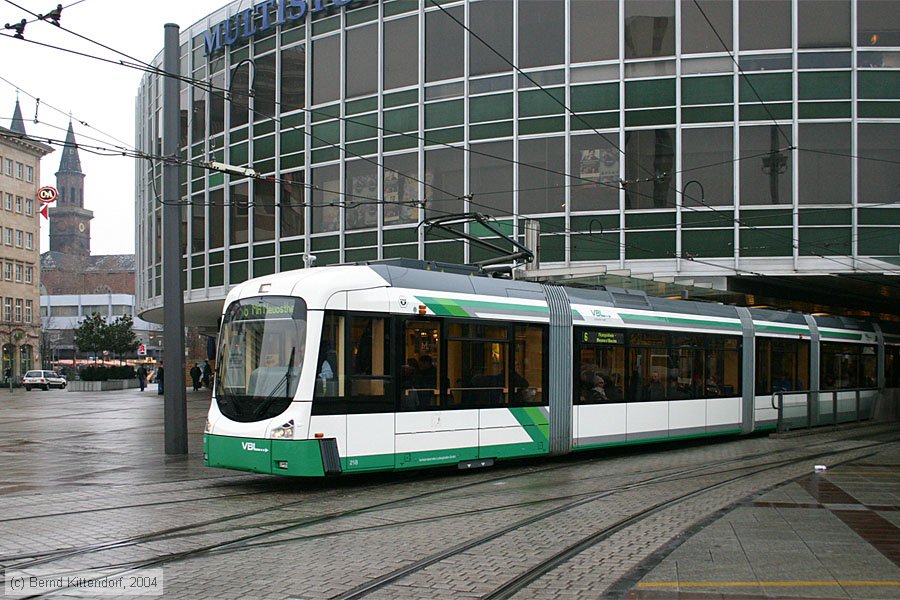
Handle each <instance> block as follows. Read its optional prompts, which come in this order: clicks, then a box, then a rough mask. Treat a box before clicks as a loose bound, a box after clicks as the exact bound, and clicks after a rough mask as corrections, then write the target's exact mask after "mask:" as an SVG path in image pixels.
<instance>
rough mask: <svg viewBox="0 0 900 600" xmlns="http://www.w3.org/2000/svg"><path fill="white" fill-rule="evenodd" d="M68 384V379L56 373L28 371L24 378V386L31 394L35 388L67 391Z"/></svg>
mask: <svg viewBox="0 0 900 600" xmlns="http://www.w3.org/2000/svg"><path fill="white" fill-rule="evenodd" d="M66 384H67V382H66V378H65V377H63V376H62V375H59V374H58V373H57V372H56V371H28V372H26V373H25V377H23V378H22V385H23V386H25V391H26V392H30V391H31V388H33V387H37V388H41V389H44V390H49V389H50V388H52V387H55V388H59V389H61V390H62V389H65V387H66Z"/></svg>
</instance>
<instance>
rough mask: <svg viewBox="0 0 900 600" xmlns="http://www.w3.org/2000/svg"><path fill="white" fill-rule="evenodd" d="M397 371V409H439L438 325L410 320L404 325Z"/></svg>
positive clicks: (439, 355) (439, 362)
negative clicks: (398, 407) (398, 395)
mask: <svg viewBox="0 0 900 600" xmlns="http://www.w3.org/2000/svg"><path fill="white" fill-rule="evenodd" d="M402 328H403V334H402V335H403V340H402V342H401V346H402V362H401V363H400V368H399V389H400V410H422V409H427V408H432V407H436V406H440V405H441V404H442V403H443V401H442V399H441V394H442V393H443V392H442V391H441V386H440V385H439V383H438V382H440V381H442V378H441V373H440V369H441V337H440V335H441V323H440V321H436V320H424V319H422V320H419V319H410V320H407V321H405V322H404V323H403V325H402Z"/></svg>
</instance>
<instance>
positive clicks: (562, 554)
mask: <svg viewBox="0 0 900 600" xmlns="http://www.w3.org/2000/svg"><path fill="white" fill-rule="evenodd" d="M890 443H893V442H881V443H876V444H871V445H869V446H868V447H876V446H881V445H884V444H890ZM860 449H862V448H855V449H841V450H835V451H831V452H827V453H824V454H823V453H816V454H806V455H804V456H801V457H797V458H792V459H785V460H781V461H777V462H775V463H770V464H768V465H764V466H761V467H758V468H755V469H753V470H751V471H750V472H749V473H743V474H739V475H736V476H734V477H729V478H727V479H725V480H723V481H720V482H717V483H713V484H709V485H706V486H704V487H701V488H700V489H695V490H691V491H689V492H685V493H683V494H678V495H676V496H675V497H672V498H668V499H666V500H663V501H661V502H658V503H655V504H653V505H651V506H649V507H647V508H644V509H642V510H640V511H638V512H636V513H633V514H631V515H628V516H627V517H625V518H622V519H619V520H617V521H615V522H613V523H612V524H610V525H607V526H605V527H603V528H601V529H599V530H597V531H594V532H592V533H591V534H589V535H587V536H585V537H582V538H581V539H579V540H577V541H576V542H575V543H573V544H570V545H568V546H567V547H566V548H564V549H563V550H561V551H558V552H555V553H553V554H552V555H551V556H549V557H547V558H545V559H543V560H541V561H540V562H539V563H538V564H536V565H533V566H531V567H529V568H528V569H527V570H526V571H525V572H523V573H521V574H519V575H517V576H516V577H514V578H512V579H510V580H508V581H507V582H506V583H504V584H503V585H501V586H500V587H498V588H496V589H495V590H493V591H492V592H490V593H488V594H486V595H483V596H482V598H485V599H488V598H489V599H491V600H499V599H505V598H511V597H513V596H514V595H515V594H516V593H518V592H519V591H521V590H523V589H524V588H525V587H527V586H528V585H529V584H531V583H533V582H534V581H535V580H537V579H539V578H540V577H542V576H543V575H545V574H547V573H548V572H550V571H552V570H554V569H556V568H558V567H559V566H560V565H562V564H564V563H566V562H568V561H569V560H571V559H572V558H573V557H575V556H577V555H579V554H581V553H582V552H584V551H585V550H587V549H589V548H591V547H593V546H595V545H596V544H598V543H600V542H601V541H603V540H606V539H608V538H609V537H611V536H613V535H615V534H617V533H620V532H622V531H625V530H627V529H628V528H629V527H631V526H634V525H636V524H639V523H641V522H643V521H644V520H646V519H647V518H649V517H651V516H653V515H655V514H657V513H659V512H661V511H663V510H666V509H668V508H672V507H673V506H676V505H678V504H680V503H682V502H685V501H686V500H689V499H691V498H694V497H696V496H699V495H702V494H706V493H709V492H710V491H714V490H717V489H719V488H721V487H724V486H726V485H730V484H732V483H735V482H738V481H741V480H744V479H747V478H749V477H753V476H755V475H758V474H760V473H764V472H766V471H772V470H775V469H780V468H784V467H785V466H790V465H795V464H797V463H801V462H804V461H808V460H809V459H810V458H813V457H815V458H822V457H825V456H833V455H837V454H843V453H846V452H850V451H859V450H860ZM873 454H875V453H870V454H866V455H863V456H854V457H852V458H848V459H847V460H846V461H838V462H837V463H835V464H840V462H850V461H853V460H858V459H859V458H864V457H868V456H871V455H873ZM747 468H752V467H747ZM630 487H631V488H632V489H633V487H635V486H630ZM612 493H614V492H604V493H600V494H596V495H593V496H590V497H588V498H584V499H582V500H578V501H575V502H571V503H569V504H567V505H564V506H562V507H557V508H554V509H551V510H547V511H544V512H542V513H539V514H537V515H534V516H531V517H529V518H527V519H522V520H520V521H518V522H515V523H512V524H510V525H508V526H505V527H503V528H501V529H498V530H494V531H492V532H489V533H487V534H484V535H481V536H478V537H477V538H475V539H473V540H469V541H467V542H463V543H460V544H458V545H456V546H453V547H451V548H448V549H446V550H443V551H441V552H437V553H434V554H432V555H430V556H427V557H425V558H423V559H420V560H418V561H415V562H413V563H411V564H409V565H406V566H404V567H402V568H400V569H396V570H394V571H392V572H390V573H387V574H385V575H382V576H380V577H377V578H374V579H372V580H370V581H369V582H367V583H365V584H362V585H359V586H357V587H355V588H353V589H351V590H348V591H346V592H344V593H341V594H338V595H335V596H332V597H331V600H354V599H357V598H362V597H364V596H366V595H368V594H370V593H373V592H376V591H378V590H381V589H384V588H386V587H388V586H390V585H392V584H395V583H397V582H399V581H401V580H402V579H405V578H407V577H410V576H411V575H414V574H416V573H419V572H421V571H424V570H425V569H427V568H428V567H430V566H432V565H435V564H437V563H440V562H443V561H446V560H448V559H450V558H453V557H457V556H460V555H462V554H464V553H466V552H468V551H470V550H472V549H474V548H477V547H479V546H483V545H486V544H487V543H489V542H492V541H494V540H496V539H498V538H500V537H503V536H505V535H507V534H509V533H511V532H513V531H517V530H519V529H522V528H524V527H527V526H529V525H534V524H536V523H539V522H541V521H544V520H545V519H547V518H550V517H555V516H557V515H559V514H560V513H562V512H565V511H570V510H572V509H574V508H578V507H580V506H583V505H585V504H588V503H590V502H594V501H597V500H600V499H603V498H608V497H609V496H610V495H611V494H612Z"/></svg>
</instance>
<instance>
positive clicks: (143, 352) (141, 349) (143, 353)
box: [137, 344, 147, 356]
mask: <svg viewBox="0 0 900 600" xmlns="http://www.w3.org/2000/svg"><path fill="white" fill-rule="evenodd" d="M137 353H138V356H147V346H145V345H144V344H141V345H140V346H138V351H137Z"/></svg>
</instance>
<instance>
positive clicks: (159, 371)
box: [156, 363, 163, 396]
mask: <svg viewBox="0 0 900 600" xmlns="http://www.w3.org/2000/svg"><path fill="white" fill-rule="evenodd" d="M156 393H157V394H159V395H160V396H162V395H163V364H162V363H159V366H158V367H156Z"/></svg>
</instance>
